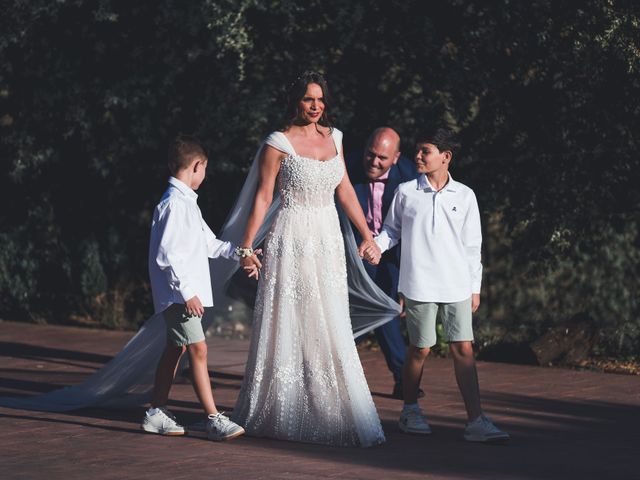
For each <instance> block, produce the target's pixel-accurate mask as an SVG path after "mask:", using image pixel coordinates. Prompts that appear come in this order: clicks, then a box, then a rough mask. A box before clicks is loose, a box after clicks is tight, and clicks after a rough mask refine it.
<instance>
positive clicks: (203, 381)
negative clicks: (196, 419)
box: [142, 136, 244, 441]
mask: <svg viewBox="0 0 640 480" xmlns="http://www.w3.org/2000/svg"><path fill="white" fill-rule="evenodd" d="M168 165H169V171H170V172H171V177H170V178H169V188H168V189H167V191H166V192H165V193H164V195H163V196H162V198H161V200H160V203H158V206H157V207H156V209H155V211H154V213H153V222H152V224H151V240H150V242H149V276H150V277H151V291H152V294H153V304H154V308H155V311H156V313H160V312H162V315H163V317H164V320H165V324H166V329H167V330H166V331H167V345H166V347H165V350H164V353H163V355H162V358H161V359H160V362H159V363H158V367H157V369H156V377H155V384H154V391H153V398H152V400H151V408H149V409H148V410H147V412H146V413H145V416H144V419H143V422H142V429H143V430H144V431H146V432H149V433H157V434H161V435H184V434H185V433H186V432H185V429H184V428H183V427H182V426H181V425H179V424H178V423H177V421H176V418H175V417H174V416H173V414H172V413H171V412H169V410H167V407H166V404H167V400H168V397H169V390H170V389H171V384H172V383H173V377H174V375H175V371H176V367H177V366H178V362H179V360H180V357H181V356H182V354H183V353H184V352H185V351H187V352H189V362H190V364H191V372H192V374H193V387H194V390H195V392H196V395H197V396H198V399H199V400H200V403H201V405H202V407H203V409H204V411H205V414H206V415H207V421H206V430H207V436H208V437H209V439H211V440H216V441H219V440H229V439H231V438H235V437H237V436H239V435H242V434H243V433H244V429H243V428H242V427H240V426H239V425H236V424H235V423H234V422H232V421H231V420H230V419H229V418H228V417H226V416H225V415H223V414H222V413H220V412H218V410H217V408H216V405H215V403H214V400H213V394H212V392H211V382H210V380H209V370H208V367H207V344H206V343H205V335H204V331H203V329H202V317H203V316H204V315H205V311H207V310H208V309H209V307H212V306H213V294H212V289H211V276H210V273H209V258H216V257H220V256H222V257H225V258H237V256H235V253H234V247H233V245H231V243H229V242H223V241H220V240H218V239H217V238H216V236H215V235H214V234H213V232H212V231H211V229H210V228H209V227H208V225H207V224H206V223H205V221H204V219H203V218H202V213H201V212H200V208H199V207H198V203H197V200H198V195H197V194H196V193H195V191H194V190H197V189H198V188H199V187H200V184H201V183H202V182H203V181H204V178H205V173H206V169H207V156H206V155H205V152H204V150H203V149H202V147H201V146H200V145H199V144H198V143H197V142H196V141H195V140H194V139H193V138H191V137H188V136H180V137H178V138H176V139H175V140H174V141H173V143H172V145H171V146H170V148H169V155H168Z"/></svg>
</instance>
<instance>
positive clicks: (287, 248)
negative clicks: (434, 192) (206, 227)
mask: <svg viewBox="0 0 640 480" xmlns="http://www.w3.org/2000/svg"><path fill="white" fill-rule="evenodd" d="M308 90H309V91H308ZM291 95H292V97H291V98H292V101H290V108H289V111H290V117H289V121H288V122H286V128H285V129H284V131H282V132H274V133H273V134H271V135H270V136H269V137H268V138H267V139H266V141H265V146H264V148H262V149H260V151H259V152H258V153H259V155H256V159H255V160H254V162H253V164H252V166H251V168H250V170H249V173H248V175H247V179H246V181H245V184H244V187H243V188H242V190H241V192H240V193H239V194H238V198H237V199H236V202H235V206H234V207H233V208H232V210H231V211H230V213H229V216H228V218H227V221H226V222H225V224H224V226H223V227H222V230H221V232H220V238H221V239H223V240H225V241H229V242H232V243H233V244H241V245H243V246H248V245H251V243H252V242H255V243H256V244H258V243H261V242H262V241H263V239H264V238H265V234H266V233H267V231H269V232H270V233H269V235H268V241H267V243H266V248H267V250H268V251H267V253H266V255H265V261H264V267H263V269H262V278H261V280H262V281H261V282H260V283H259V289H260V297H259V299H258V301H257V302H256V304H255V307H256V312H255V320H256V327H255V333H254V337H253V339H252V347H251V354H250V358H249V363H248V368H247V378H246V380H245V382H244V386H243V392H242V396H241V397H240V400H239V401H238V405H237V407H236V415H237V417H238V418H242V419H243V420H242V421H243V423H245V424H247V425H248V426H249V428H250V432H251V433H253V434H255V435H269V436H273V437H277V438H287V439H295V440H300V441H310V442H319V443H330V444H335V445H362V446H365V445H371V444H375V443H379V442H381V441H383V440H384V436H383V433H382V430H381V428H380V422H379V420H378V416H377V414H376V411H375V407H374V405H373V402H372V401H371V396H370V394H369V390H368V387H367V384H366V382H365V379H364V376H363V374H362V367H361V365H360V362H359V360H358V357H357V355H356V351H355V349H354V346H353V338H354V337H357V336H360V335H362V334H364V333H366V332H368V331H370V330H372V329H374V328H376V327H378V326H380V325H382V324H384V323H385V322H387V321H390V320H392V319H393V318H395V317H396V316H397V315H398V312H399V309H400V307H399V305H398V304H397V303H396V302H395V301H394V300H393V299H391V298H389V297H388V296H387V295H385V293H384V292H383V291H382V290H380V289H379V288H378V287H377V286H376V285H375V283H373V281H371V279H370V278H369V276H368V275H367V273H366V272H365V271H364V267H363V264H362V260H361V259H360V257H359V256H358V248H357V246H356V244H355V241H354V238H353V234H352V231H351V226H350V224H349V220H348V219H347V218H346V215H345V214H344V212H340V228H341V229H342V233H340V230H339V229H338V228H337V227H336V213H335V207H334V204H333V196H334V192H335V193H336V194H337V195H336V196H337V198H338V199H339V203H340V204H342V205H344V207H345V210H346V212H347V213H348V214H349V216H350V217H352V218H353V220H354V223H355V224H357V225H359V228H360V229H361V230H362V229H364V231H363V232H362V233H363V238H364V239H365V240H366V241H365V242H364V244H363V245H362V246H361V247H362V248H361V249H360V254H363V255H367V257H368V258H373V257H375V255H376V254H377V250H372V249H371V247H372V245H371V241H370V236H369V233H368V229H367V228H366V227H364V218H363V215H362V212H361V210H360V207H359V206H358V202H357V201H355V197H354V194H353V189H352V187H351V184H350V182H349V179H348V178H347V176H346V175H345V174H344V164H343V160H342V152H341V150H342V145H341V133H340V132H339V131H338V130H336V129H332V128H331V127H330V124H329V121H328V118H327V102H326V96H327V89H326V84H325V82H324V80H323V79H322V77H320V76H319V75H317V74H306V75H303V76H302V77H301V78H299V79H298V80H297V81H296V83H295V85H294V87H293V88H292V94H291ZM292 144H293V145H292ZM308 157H309V158H308ZM321 160H324V162H321ZM278 172H279V178H278V184H279V188H280V190H281V192H278V191H276V192H275V195H274V197H273V202H272V203H271V208H269V210H268V211H267V212H266V215H265V213H264V207H266V205H267V203H268V202H265V200H269V199H270V198H271V195H270V192H273V187H274V184H275V182H276V177H277V175H278ZM259 180H260V182H261V183H259ZM258 185H259V187H258ZM280 193H282V197H281V196H280ZM256 196H258V197H259V198H258V199H256ZM252 205H254V211H253V212H252V215H251V221H249V220H248V219H249V213H250V212H249V210H250V208H251V206H252ZM263 215H264V217H265V218H264V222H262V220H261V218H262V216H263ZM274 218H276V219H277V221H276V222H275V223H273V224H272V222H273V221H274ZM261 222H262V226H261V227H260V228H259V229H258V232H257V233H255V228H256V227H257V226H258V225H259V224H260V223H261ZM254 235H255V238H254ZM243 239H244V241H243V242H242V243H241V241H242V240H243ZM245 253H246V251H245ZM345 255H346V262H347V265H346V270H347V273H348V278H347V281H348V291H349V293H348V295H349V305H347V300H346V292H345V288H346V287H345ZM374 260H375V259H374ZM242 263H243V265H244V267H246V270H247V271H248V273H250V274H252V275H254V276H257V273H258V271H257V270H255V271H254V265H256V266H259V260H258V259H257V257H255V256H254V255H251V256H247V257H246V258H245V259H244V260H243V262H242ZM256 268H257V267H256ZM237 269H238V262H237V261H235V260H228V259H224V258H218V259H214V260H213V261H212V262H211V272H212V275H211V285H212V288H213V297H214V301H215V304H216V305H217V306H218V309H219V311H220V312H227V311H228V310H230V309H231V300H230V299H229V298H228V296H227V295H226V293H227V291H228V287H229V285H230V283H231V282H232V279H233V276H234V272H236V271H237ZM349 315H350V316H351V322H350V320H349ZM213 321H214V316H213V315H205V317H204V318H203V328H204V329H205V331H206V329H207V328H208V327H209V326H210V325H211V324H212V323H213ZM351 327H353V331H352V330H351ZM164 346H165V326H164V319H163V318H162V316H161V315H153V316H152V317H150V318H149V319H148V320H147V321H146V322H145V323H144V325H143V326H142V327H141V328H140V330H139V331H138V332H137V333H136V334H135V335H134V336H133V337H132V338H131V340H130V341H129V342H128V343H127V344H126V345H125V347H124V348H123V349H122V351H120V353H118V354H117V355H116V356H115V357H114V358H113V359H112V360H111V361H109V362H108V363H107V364H106V365H105V366H104V367H102V368H101V369H100V370H98V371H96V372H95V373H93V374H92V375H90V376H89V377H87V378H86V379H85V380H84V381H83V382H82V383H81V384H79V385H74V386H70V387H65V388H61V389H57V390H54V391H51V392H48V393H45V394H42V395H36V396H28V397H0V406H3V407H11V408H19V409H27V410H42V411H53V412H67V411H72V410H78V409H81V408H86V407H110V408H123V407H137V406H139V405H141V404H143V403H146V402H147V401H149V399H150V396H151V391H152V389H153V380H154V373H155V368H156V365H157V364H158V360H159V358H160V356H161V355H162V352H163V350H164ZM179 368H180V369H182V368H184V365H180V367H179Z"/></svg>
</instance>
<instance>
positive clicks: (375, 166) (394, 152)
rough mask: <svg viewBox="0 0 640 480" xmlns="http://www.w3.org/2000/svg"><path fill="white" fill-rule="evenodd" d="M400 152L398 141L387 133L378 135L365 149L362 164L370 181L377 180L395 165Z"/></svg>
mask: <svg viewBox="0 0 640 480" xmlns="http://www.w3.org/2000/svg"><path fill="white" fill-rule="evenodd" d="M399 157H400V152H399V151H398V144H397V142H395V141H393V139H391V138H389V136H385V135H377V136H375V137H373V138H372V139H371V142H370V143H369V145H367V147H366V148H365V150H364V158H363V159H362V166H363V167H364V173H365V175H366V176H367V178H368V179H369V180H370V181H373V180H376V179H377V178H379V177H381V176H382V175H384V174H385V173H387V172H388V171H389V169H390V168H391V165H394V164H395V163H396V162H397V161H398V158H399Z"/></svg>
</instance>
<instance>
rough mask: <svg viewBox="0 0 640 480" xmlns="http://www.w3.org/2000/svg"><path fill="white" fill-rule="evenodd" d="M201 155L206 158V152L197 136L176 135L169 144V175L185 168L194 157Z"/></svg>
mask: <svg viewBox="0 0 640 480" xmlns="http://www.w3.org/2000/svg"><path fill="white" fill-rule="evenodd" d="M196 157H202V158H204V159H205V160H207V154H206V153H205V152H204V149H203V148H202V146H201V145H200V142H199V141H198V139H197V138H195V137H193V136H191V135H178V136H177V137H176V138H175V139H174V140H173V141H172V142H171V144H170V145H169V152H168V155H167V165H168V166H169V172H171V175H176V174H177V173H178V172H179V171H180V170H182V169H184V168H187V167H188V166H189V165H190V164H191V162H192V161H193V159H194V158H196Z"/></svg>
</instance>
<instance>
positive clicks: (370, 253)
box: [358, 239, 382, 265]
mask: <svg viewBox="0 0 640 480" xmlns="http://www.w3.org/2000/svg"><path fill="white" fill-rule="evenodd" d="M358 255H360V258H364V259H365V260H366V261H367V262H369V263H370V264H371V265H377V264H378V262H380V257H381V256H382V252H381V251H380V247H378V244H377V243H376V242H374V241H373V239H371V240H363V241H362V243H361V244H360V246H359V247H358Z"/></svg>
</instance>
